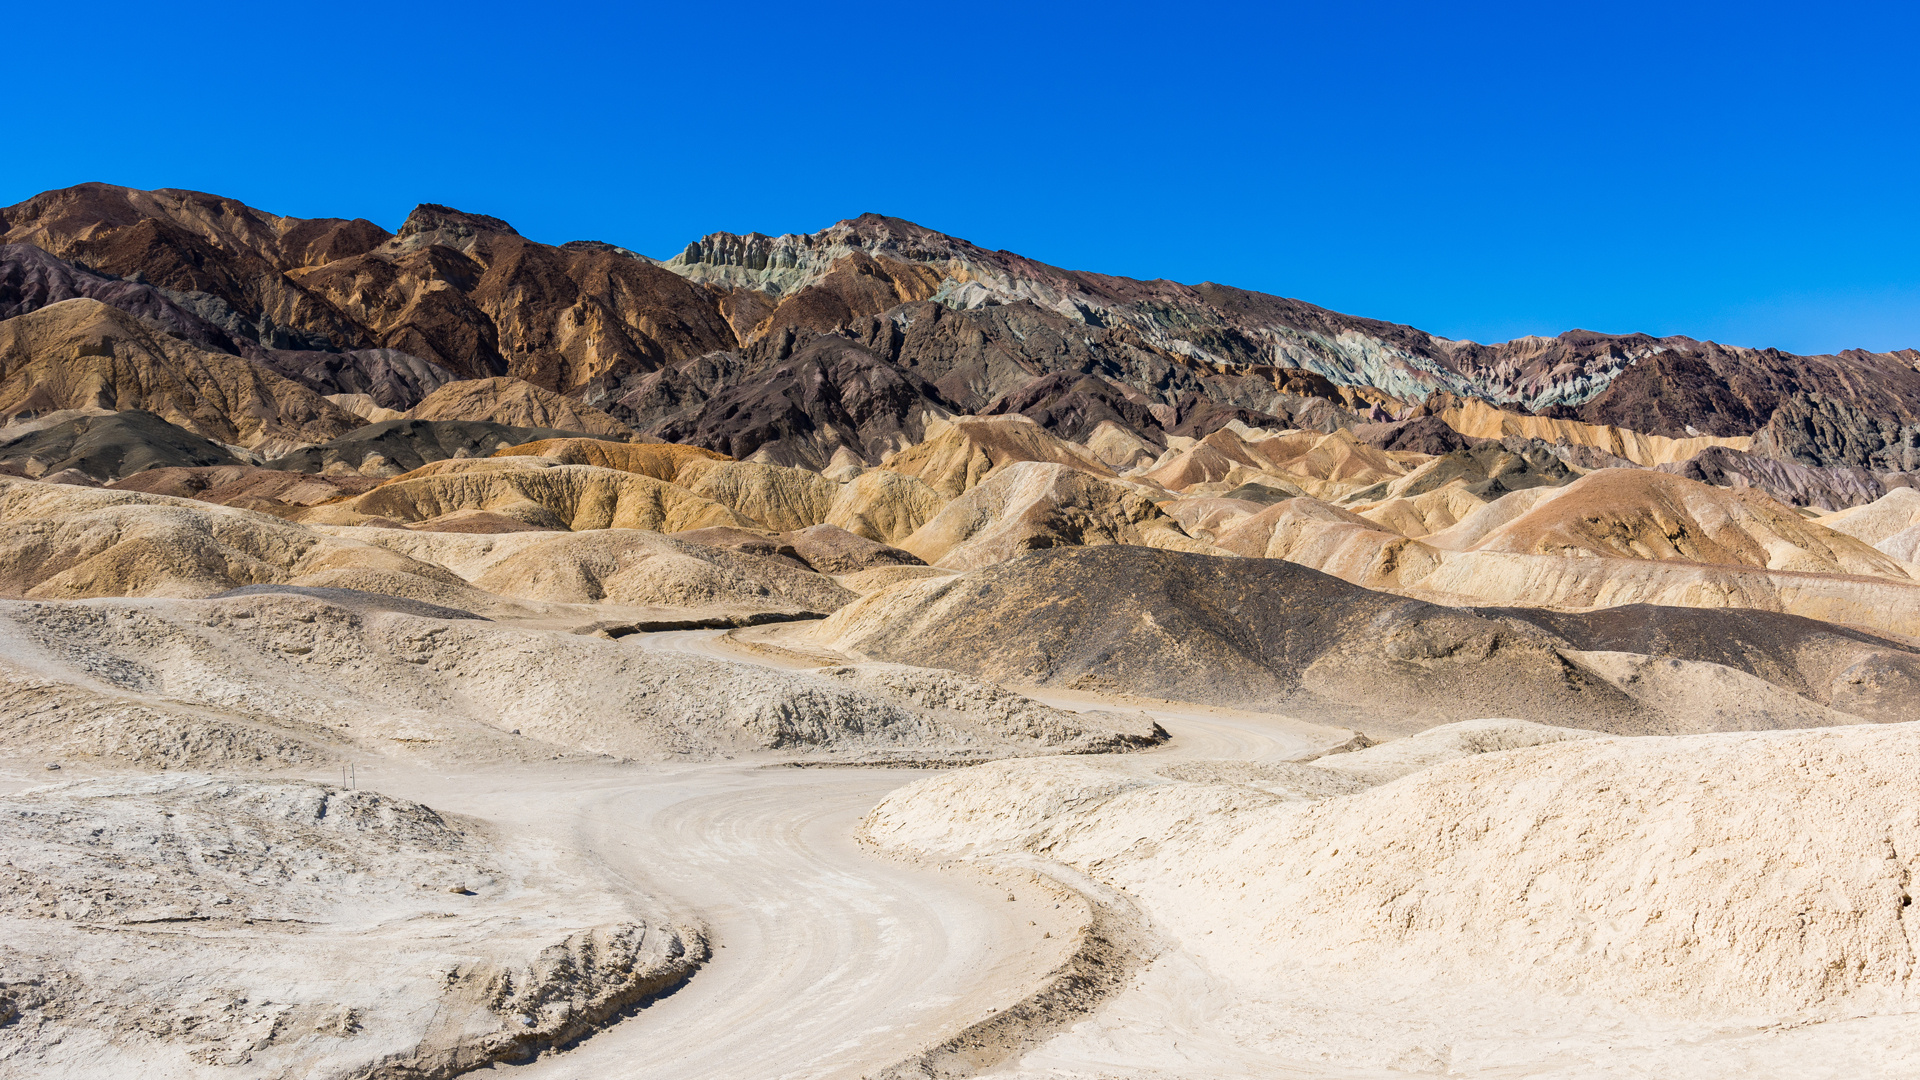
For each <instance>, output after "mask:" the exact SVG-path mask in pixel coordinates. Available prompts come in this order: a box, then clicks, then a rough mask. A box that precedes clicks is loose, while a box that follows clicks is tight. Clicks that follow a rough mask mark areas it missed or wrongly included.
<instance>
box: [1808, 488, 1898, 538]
mask: <svg viewBox="0 0 1920 1080" xmlns="http://www.w3.org/2000/svg"><path fill="white" fill-rule="evenodd" d="M1815 520H1816V521H1818V522H1819V523H1820V525H1822V526H1823V527H1825V528H1828V529H1832V530H1833V531H1834V532H1837V533H1845V534H1846V535H1848V536H1851V537H1853V538H1855V539H1857V540H1864V541H1865V542H1867V543H1869V544H1878V543H1880V542H1881V541H1883V540H1886V539H1889V538H1890V537H1893V536H1894V535H1896V534H1898V533H1901V532H1904V531H1905V530H1907V529H1910V528H1912V527H1913V526H1915V525H1920V491H1916V490H1915V489H1913V488H1894V489H1893V490H1892V491H1889V492H1887V493H1886V494H1885V495H1882V496H1880V497H1879V498H1878V499H1875V500H1874V501H1872V502H1870V503H1868V504H1866V505H1865V506H1856V507H1853V508H1851V509H1847V510H1842V511H1840V512H1839V513H1835V514H1826V515H1823V516H1821V517H1819V518H1816V519H1815Z"/></svg>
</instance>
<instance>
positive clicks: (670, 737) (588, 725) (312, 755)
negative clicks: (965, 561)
mask: <svg viewBox="0 0 1920 1080" xmlns="http://www.w3.org/2000/svg"><path fill="white" fill-rule="evenodd" d="M446 539H466V538H460V537H454V538H446ZM371 599H373V600H374V601H376V603H374V604H372V605H369V604H366V603H347V602H345V601H342V602H335V601H334V600H333V599H330V598H328V597H327V596H326V595H325V594H322V595H321V596H307V595H287V594H281V593H258V594H247V595H235V596H232V597H228V598H223V599H213V600H200V601H179V600H163V601H138V600H98V601H85V602H81V603H69V604H48V603H33V602H25V601H6V602H0V625H4V628H5V629H6V631H7V639H8V640H9V641H11V642H13V643H14V644H13V646H12V647H11V649H10V651H9V655H8V656H7V657H6V668H7V672H6V674H7V675H8V676H9V681H8V682H6V683H5V691H6V693H7V695H8V696H9V701H8V705H9V707H8V708H7V709H5V710H3V711H0V725H4V728H5V731H4V734H5V736H6V738H7V740H8V745H9V746H11V747H15V748H19V749H25V748H32V749H38V750H43V751H46V752H49V753H59V754H62V755H63V756H66V757H68V759H69V760H73V759H76V758H77V759H81V760H85V759H89V758H91V759H93V760H96V761H98V762H99V763H100V764H105V765H138V764H146V763H151V762H153V761H156V760H158V761H167V762H169V763H172V764H176V765H187V766H198V765H200V764H201V762H199V761H198V760H196V759H197V758H198V757H199V756H200V755H199V754H196V753H188V752H183V751H182V750H181V749H180V748H179V746H178V745H177V744H179V743H181V742H183V741H186V737H188V736H190V737H191V740H192V741H193V743H194V744H195V745H198V746H204V747H205V748H206V749H205V751H204V753H205V754H208V755H212V754H214V753H221V754H223V755H224V759H225V760H227V761H228V762H229V763H231V762H232V761H233V760H234V759H236V758H239V757H240V752H239V751H238V750H235V749H224V750H223V749H221V746H220V742H221V739H222V738H223V737H226V736H225V733H233V734H232V735H231V737H230V738H229V739H228V741H233V742H237V741H242V740H243V739H250V740H252V743H253V744H263V743H266V742H267V741H268V740H269V739H278V741H279V743H281V744H284V745H283V746H282V747H281V748H280V749H278V750H276V751H275V754H276V759H275V760H276V762H277V761H315V760H326V759H328V758H331V757H335V756H339V755H341V754H343V753H349V752H350V753H355V754H365V753H374V754H381V755H387V756H406V757H412V756H424V757H425V758H426V759H429V760H434V761H446V762H460V761H466V762H487V761H515V760H528V759H537V758H547V757H553V756H556V755H573V754H601V755H610V756H613V757H618V758H634V759H641V760H651V761H659V760H668V759H693V760H705V759H710V758H715V757H724V756H731V755H738V754H747V753H760V752H779V753H781V754H786V755H794V754H799V755H810V754H824V755H829V756H855V757H863V756H872V755H879V756H894V757H899V756H907V757H916V758H917V757H927V756H934V757H948V758H953V757H959V758H968V757H972V758H976V759H977V758H980V757H987V756H999V755H1004V754H1008V753H1015V754H1018V753H1053V752H1094V751H1100V750H1111V749H1116V748H1123V747H1126V746H1130V745H1136V744H1138V743H1139V740H1140V738H1142V737H1144V736H1142V734H1141V732H1140V731H1129V730H1126V728H1125V725H1120V726H1116V724H1115V723H1114V722H1113V721H1112V720H1111V719H1110V718H1109V719H1105V720H1102V719H1100V718H1097V717H1096V718H1092V719H1088V718H1084V717H1080V716H1079V714H1070V713H1063V712H1058V711H1056V710H1052V709H1047V708H1045V707H1043V706H1040V705H1037V704H1035V703H1032V702H1027V701H1025V700H1024V699H1018V698H1016V697H1015V696H1014V695H1010V694H1007V693H1005V692H1004V691H1000V690H998V689H996V688H994V687H991V686H988V685H986V684H983V683H979V682H977V681H976V680H973V679H968V678H964V677H956V676H954V675H952V674H951V673H948V672H924V671H922V672H916V671H915V670H914V669H907V668H898V669H893V668H890V669H887V670H886V671H885V672H882V673H879V674H874V675H871V676H869V674H868V673H865V672H864V671H863V670H851V671H839V672H837V673H835V674H833V675H826V676H823V675H811V674H806V673H796V672H785V671H776V670H771V669H766V668H760V667H753V666H748V665H741V664H734V663H730V662H727V661H722V660H709V659H705V658H701V657H693V656H681V655H676V654H668V653H659V652H653V651H649V650H646V649H642V648H639V647H636V646H634V645H632V644H630V643H627V642H626V641H624V640H610V639H608V638H607V637H604V636H591V635H582V634H571V633H562V632H553V631H538V630H526V629H517V628H510V627H505V626H501V625H499V624H496V623H491V622H487V621H485V620H479V619H473V618H465V617H463V618H446V617H431V616H428V615H418V614H411V613H409V611H407V610H393V608H394V606H395V605H391V604H385V605H383V604H380V603H378V601H379V600H380V599H381V598H371ZM107 701H111V702H113V703H116V704H117V705H118V706H119V707H120V711H122V712H138V711H139V710H140V709H141V708H143V707H148V706H149V703H157V704H159V705H163V706H164V707H165V708H164V710H162V711H161V712H159V713H158V714H156V715H152V716H147V717H145V718H144V719H141V720H140V721H139V722H138V723H132V722H130V721H122V720H120V718H119V717H117V716H115V715H113V714H111V713H108V712H107V711H106V710H104V709H102V708H100V707H99V706H100V705H102V704H105V703H106V702H107ZM969 701H971V702H975V703H977V704H978V706H979V707H978V708H972V707H970V706H968V705H967V704H966V703H967V702H969ZM49 705H60V706H62V707H61V708H48V706H49ZM75 713H78V714H79V715H74V714H75ZM1134 726H1135V727H1137V726H1138V725H1134ZM1149 734H1150V733H1149Z"/></svg>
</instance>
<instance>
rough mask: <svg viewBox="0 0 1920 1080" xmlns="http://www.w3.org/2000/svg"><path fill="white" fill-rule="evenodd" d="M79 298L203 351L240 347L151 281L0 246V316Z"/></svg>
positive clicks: (37, 251) (16, 246) (28, 249)
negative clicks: (126, 278)
mask: <svg viewBox="0 0 1920 1080" xmlns="http://www.w3.org/2000/svg"><path fill="white" fill-rule="evenodd" d="M78 297H86V298H87V299H89V300H98V301H100V302H101V303H103V304H105V305H107V306H108V307H115V308H119V309H120V310H121V311H124V312H126V313H127V314H129V315H138V316H139V317H140V318H142V319H145V320H147V321H148V322H151V323H154V324H155V325H157V326H159V327H160V328H161V329H162V330H165V331H166V332H167V333H169V334H172V335H173V336H174V337H177V338H180V339H182V340H185V341H190V342H192V343H193V344H195V345H198V346H200V347H201V348H203V349H208V350H211V351H213V352H224V353H239V352H241V351H242V348H241V346H240V345H238V344H236V343H235V342H234V340H233V338H231V337H229V336H227V333H226V331H224V330H222V329H220V328H219V327H217V326H215V325H213V324H212V323H210V322H208V321H207V320H205V319H203V318H201V317H200V316H198V315H196V314H194V313H193V312H191V311H188V310H187V309H186V308H184V307H181V306H180V305H179V304H176V303H174V302H173V301H172V300H171V299H169V298H168V296H167V294H166V293H164V292H162V291H161V290H159V289H157V288H155V287H154V286H152V285H148V284H146V283H144V282H137V281H124V280H122V279H120V278H116V277H109V276H107V275H105V274H97V273H94V272H93V271H91V270H86V269H82V268H81V267H78V266H75V265H73V264H72V263H70V262H67V261H66V260H65V259H57V258H54V257H53V256H52V255H49V254H47V253H46V252H44V251H41V250H40V249H39V248H37V247H34V246H33V245H31V244H0V319H11V318H13V317H14V316H15V315H25V314H26V313H27V312H29V311H38V310H40V309H41V308H43V307H46V306H48V305H49V304H57V303H59V302H60V301H62V300H73V299H76V298H78ZM249 344H251V343H249ZM322 392H323V393H324V392H325V391H322Z"/></svg>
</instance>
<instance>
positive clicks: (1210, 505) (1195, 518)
mask: <svg viewBox="0 0 1920 1080" xmlns="http://www.w3.org/2000/svg"><path fill="white" fill-rule="evenodd" d="M1157 505H1158V506H1159V507H1160V510H1161V512H1162V513H1164V514H1166V515H1167V516H1168V517H1170V518H1172V519H1173V520H1175V521H1177V522H1179V523H1180V527H1181V528H1182V529H1185V530H1186V531H1187V533H1188V535H1200V534H1205V535H1207V536H1217V535H1219V534H1220V533H1221V532H1223V531H1225V530H1227V529H1229V528H1231V527H1233V526H1234V525H1236V524H1238V523H1240V522H1242V521H1245V520H1246V519H1248V518H1250V517H1252V516H1253V515H1255V514H1258V513H1260V512H1261V511H1262V510H1265V509H1266V508H1267V506H1268V504H1267V503H1259V502H1253V501H1252V500H1249V499H1228V498H1218V497H1208V496H1201V497H1199V498H1191V499H1172V500H1169V501H1167V502H1163V503H1159V504H1157Z"/></svg>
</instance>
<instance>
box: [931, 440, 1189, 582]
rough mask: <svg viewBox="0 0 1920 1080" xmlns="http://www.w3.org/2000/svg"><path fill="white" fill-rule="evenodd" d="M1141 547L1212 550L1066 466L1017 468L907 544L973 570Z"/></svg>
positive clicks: (1111, 485)
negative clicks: (1059, 552)
mask: <svg viewBox="0 0 1920 1080" xmlns="http://www.w3.org/2000/svg"><path fill="white" fill-rule="evenodd" d="M1103 544H1138V545H1143V546H1146V547H1160V548H1172V549H1176V550H1183V551H1203V550H1211V548H1210V545H1208V544H1207V543H1206V542H1205V541H1203V540H1196V539H1194V538H1193V537H1190V536H1188V535H1187V534H1186V533H1185V532H1182V531H1181V529H1180V525H1179V523H1178V522H1176V521H1174V520H1173V519H1172V518H1170V517H1168V516H1167V515H1165V514H1163V513H1161V512H1160V510H1159V508H1157V507H1155V506H1154V505H1153V503H1152V502H1151V501H1149V500H1148V499H1147V497H1146V496H1144V495H1141V494H1140V493H1138V492H1137V491H1134V490H1133V489H1132V488H1129V487H1127V486H1125V485H1123V484H1119V483H1115V482H1113V481H1109V480H1102V479H1101V478H1099V477H1098V476H1094V475H1092V474H1091V473H1087V472H1085V471H1082V470H1080V469H1076V468H1072V467H1070V466H1066V465H1055V464H1045V463H1041V462H1027V461H1023V462H1015V463H1014V464H1011V465H1008V466H1006V467H1004V468H1001V469H998V470H997V471H995V473H994V474H993V476H991V477H989V478H988V479H986V480H985V481H982V482H981V483H979V484H978V485H977V486H974V487H972V488H970V489H969V490H968V491H967V492H966V494H964V495H962V496H960V497H959V498H957V499H955V500H953V501H952V502H950V503H948V504H947V505H946V506H945V507H943V508H942V509H941V510H940V512H939V513H938V514H936V515H934V517H933V519H932V520H931V521H929V522H927V523H926V524H925V525H922V526H921V527H920V528H919V529H917V530H915V532H914V534H913V535H912V536H909V537H908V538H907V539H905V540H903V541H901V543H900V547H901V548H903V549H905V550H907V551H910V552H912V553H913V554H914V555H916V556H918V557H919V558H920V559H922V560H923V561H925V562H928V563H931V564H934V565H938V566H945V567H950V568H953V569H957V570H967V569H972V568H974V567H978V566H986V565H989V564H992V563H996V562H1001V561H1003V560H1006V559H1011V558H1013V557H1014V556H1016V555H1019V554H1022V553H1023V552H1027V551H1032V550H1035V549H1037V548H1051V547H1066V546H1089V545H1103Z"/></svg>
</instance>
